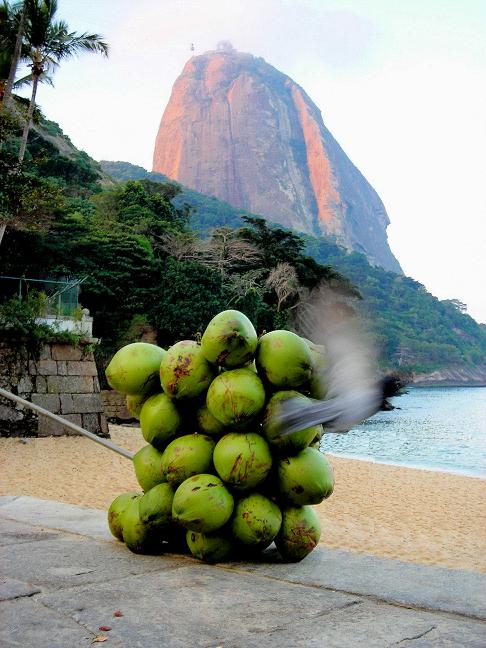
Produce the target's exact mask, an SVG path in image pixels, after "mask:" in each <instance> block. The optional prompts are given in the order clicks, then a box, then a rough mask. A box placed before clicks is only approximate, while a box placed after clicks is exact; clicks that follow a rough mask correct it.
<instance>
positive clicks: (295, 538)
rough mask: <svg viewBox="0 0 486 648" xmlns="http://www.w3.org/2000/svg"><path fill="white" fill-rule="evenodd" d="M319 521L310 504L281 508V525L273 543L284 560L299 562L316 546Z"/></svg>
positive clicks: (319, 531) (318, 536) (319, 532)
mask: <svg viewBox="0 0 486 648" xmlns="http://www.w3.org/2000/svg"><path fill="white" fill-rule="evenodd" d="M320 537H321V523H320V522H319V518H318V516H317V513H316V512H315V511H314V509H313V508H312V507H311V506H297V507H294V506H289V507H287V508H284V509H283V510H282V526H281V527H280V531H279V533H278V535H277V537H276V538H275V545H276V546H277V549H278V551H279V553H280V555H281V556H282V558H283V559H284V560H287V561H289V562H299V561H300V560H302V559H303V558H305V557H306V556H307V555H308V554H310V552H311V551H312V550H313V549H315V548H316V547H317V544H318V543H319V539H320Z"/></svg>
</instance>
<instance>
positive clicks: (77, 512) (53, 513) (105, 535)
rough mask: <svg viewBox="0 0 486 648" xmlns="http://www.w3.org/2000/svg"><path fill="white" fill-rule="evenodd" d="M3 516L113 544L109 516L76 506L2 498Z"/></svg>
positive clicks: (20, 497) (46, 501)
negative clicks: (108, 521) (107, 520)
mask: <svg viewBox="0 0 486 648" xmlns="http://www.w3.org/2000/svg"><path fill="white" fill-rule="evenodd" d="M0 515H2V517H6V518H10V519H12V520H17V521H18V522H26V523H28V524H31V525H38V526H41V527H45V528H50V529H58V530H60V531H69V532H71V533H79V534H82V535H83V536H88V537H90V538H97V539H99V540H107V541H110V542H111V540H112V539H113V536H112V535H111V533H110V530H109V529H108V525H107V523H106V513H105V512H104V511H98V510H95V509H91V508H86V507H83V506H75V505H74V504H65V503H64V502H54V501H52V500H43V499H38V498H36V497H27V496H25V495H19V496H10V495H6V496H3V497H0Z"/></svg>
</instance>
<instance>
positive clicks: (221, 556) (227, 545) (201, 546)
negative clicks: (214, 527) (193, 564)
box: [186, 530, 233, 563]
mask: <svg viewBox="0 0 486 648" xmlns="http://www.w3.org/2000/svg"><path fill="white" fill-rule="evenodd" d="M186 542H187V546H188V547H189V551H190V552H191V554H192V555H193V556H194V558H198V559H199V560H204V562H208V563H217V562H222V561H223V560H227V559H228V558H229V556H230V555H231V551H232V548H233V545H232V543H231V539H230V538H229V537H228V535H227V534H223V533H221V530H219V531H216V532H214V533H198V532H197V531H187V534H186Z"/></svg>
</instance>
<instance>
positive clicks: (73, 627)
mask: <svg viewBox="0 0 486 648" xmlns="http://www.w3.org/2000/svg"><path fill="white" fill-rule="evenodd" d="M96 634H101V633H99V632H98V633H96ZM96 634H95V633H94V632H90V631H89V630H87V629H86V628H83V627H82V626H81V625H79V623H76V621H74V620H73V619H71V618H70V617H67V616H65V615H63V614H62V613H60V612H56V611H55V610H51V609H50V608H46V607H45V606H44V605H42V604H41V603H39V601H36V600H34V599H30V598H29V599H21V600H15V601H6V602H4V603H1V604H0V646H2V648H85V647H88V646H91V645H95V646H96V644H92V641H93V639H94V637H95V636H96ZM100 645H103V644H100ZM114 645H115V644H111V643H110V648H114Z"/></svg>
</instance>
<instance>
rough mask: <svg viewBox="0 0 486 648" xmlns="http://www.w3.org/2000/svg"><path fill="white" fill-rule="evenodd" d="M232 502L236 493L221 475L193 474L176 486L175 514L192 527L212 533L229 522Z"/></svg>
mask: <svg viewBox="0 0 486 648" xmlns="http://www.w3.org/2000/svg"><path fill="white" fill-rule="evenodd" d="M233 506H234V501H233V497H232V495H231V493H230V492H229V491H228V490H227V488H226V487H225V485H224V484H223V482H222V481H221V479H220V478H219V477H216V476H215V475H208V474H202V475H194V477H189V479H186V481H184V482H182V484H181V485H180V486H179V488H178V489H177V490H176V492H175V495H174V502H173V504H172V517H173V519H174V520H175V521H176V522H178V523H179V524H180V525H181V526H183V527H184V528H186V529H189V530H190V531H199V532H200V533H210V532H211V531H216V530H217V529H219V528H221V527H222V526H223V525H224V524H226V522H227V521H228V520H229V519H230V517H231V514H232V512H233Z"/></svg>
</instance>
